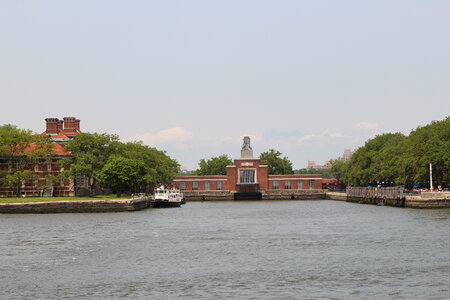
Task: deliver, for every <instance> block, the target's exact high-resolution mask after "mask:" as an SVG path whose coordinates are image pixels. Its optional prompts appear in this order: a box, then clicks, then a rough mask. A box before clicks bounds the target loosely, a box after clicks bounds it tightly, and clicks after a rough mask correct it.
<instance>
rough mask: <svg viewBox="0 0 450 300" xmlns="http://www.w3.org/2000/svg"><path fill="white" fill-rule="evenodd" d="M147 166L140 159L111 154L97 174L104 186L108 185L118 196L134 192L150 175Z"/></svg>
mask: <svg viewBox="0 0 450 300" xmlns="http://www.w3.org/2000/svg"><path fill="white" fill-rule="evenodd" d="M151 175H153V174H150V170H149V168H148V167H147V166H146V165H145V164H144V162H143V161H142V160H136V159H129V158H124V157H120V156H115V155H113V156H111V157H110V158H109V159H108V161H107V163H106V164H105V165H104V166H103V168H102V170H101V171H100V172H99V174H98V175H97V178H98V181H99V182H100V183H101V184H102V186H104V187H109V188H111V189H113V191H115V192H116V193H117V196H118V197H120V194H121V193H130V192H136V191H138V190H140V189H141V187H140V186H141V185H143V184H145V183H146V182H147V181H148V180H149V179H148V177H147V176H151Z"/></svg>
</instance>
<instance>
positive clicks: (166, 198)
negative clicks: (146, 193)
mask: <svg viewBox="0 0 450 300" xmlns="http://www.w3.org/2000/svg"><path fill="white" fill-rule="evenodd" d="M183 201H184V196H183V194H182V193H181V192H180V190H178V189H174V188H171V189H168V188H165V187H164V186H160V187H159V188H157V189H155V198H154V200H153V207H180V206H181V204H183Z"/></svg>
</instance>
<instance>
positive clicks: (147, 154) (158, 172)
mask: <svg viewBox="0 0 450 300" xmlns="http://www.w3.org/2000/svg"><path fill="white" fill-rule="evenodd" d="M118 153H119V154H120V155H121V156H123V157H125V158H129V159H135V160H140V161H142V162H143V163H144V164H145V166H146V167H147V168H148V170H149V174H148V175H147V177H146V179H147V180H146V183H147V185H149V187H150V188H153V187H154V186H155V185H157V184H169V183H171V182H172V179H173V178H174V176H175V175H176V174H177V173H178V170H179V168H180V165H179V164H178V162H177V161H176V160H174V159H172V158H170V157H169V156H168V155H167V154H166V153H165V152H164V151H160V150H157V149H156V148H152V147H149V146H146V145H143V144H142V142H130V143H125V144H120V146H119V152H118Z"/></svg>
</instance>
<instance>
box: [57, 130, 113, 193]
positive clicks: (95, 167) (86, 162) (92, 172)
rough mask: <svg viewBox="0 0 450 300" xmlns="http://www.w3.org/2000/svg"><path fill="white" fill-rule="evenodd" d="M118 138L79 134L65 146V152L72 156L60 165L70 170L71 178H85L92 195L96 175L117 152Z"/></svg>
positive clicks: (96, 134) (105, 135)
mask: <svg viewBox="0 0 450 300" xmlns="http://www.w3.org/2000/svg"><path fill="white" fill-rule="evenodd" d="M119 146H120V142H119V137H118V136H117V135H110V134H106V133H103V134H98V133H80V134H78V135H77V136H75V137H74V138H73V139H72V140H71V141H70V142H69V143H68V144H67V145H66V146H65V150H66V151H68V152H69V153H71V154H72V156H71V157H68V158H65V159H63V160H62V161H61V164H62V165H63V166H64V167H66V168H67V169H70V171H69V174H70V176H71V177H72V178H77V177H85V178H86V179H87V182H88V189H89V190H90V192H91V193H92V189H93V186H94V185H95V184H96V179H97V175H98V174H99V172H100V171H101V170H102V169H103V167H104V166H105V164H106V162H107V161H108V159H109V157H110V156H111V155H113V154H116V153H117V152H118V149H119Z"/></svg>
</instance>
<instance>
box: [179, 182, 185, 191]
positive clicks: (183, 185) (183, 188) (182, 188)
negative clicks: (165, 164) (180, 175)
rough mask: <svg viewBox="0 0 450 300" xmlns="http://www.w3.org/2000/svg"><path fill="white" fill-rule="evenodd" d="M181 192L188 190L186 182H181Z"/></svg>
mask: <svg viewBox="0 0 450 300" xmlns="http://www.w3.org/2000/svg"><path fill="white" fill-rule="evenodd" d="M180 190H181V191H185V190H186V181H180Z"/></svg>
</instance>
